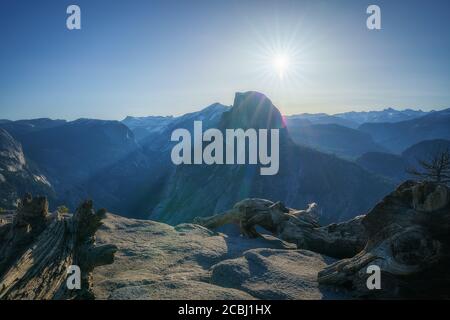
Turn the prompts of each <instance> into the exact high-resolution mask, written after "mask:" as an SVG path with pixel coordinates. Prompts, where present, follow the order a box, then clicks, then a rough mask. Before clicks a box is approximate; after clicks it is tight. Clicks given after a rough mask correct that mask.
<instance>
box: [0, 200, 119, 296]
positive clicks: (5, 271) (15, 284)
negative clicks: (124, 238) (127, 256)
mask: <svg viewBox="0 0 450 320" xmlns="http://www.w3.org/2000/svg"><path fill="white" fill-rule="evenodd" d="M104 214H105V211H104V210H99V211H97V212H95V211H94V210H93V206H92V202H90V201H87V202H85V203H83V204H82V205H81V206H80V207H79V208H78V210H77V211H76V213H75V214H74V215H73V216H72V215H70V216H69V215H66V216H62V215H60V214H59V213H55V214H52V215H50V214H49V212H48V202H47V199H46V198H44V197H36V198H32V197H31V195H27V196H25V197H24V198H23V199H22V200H21V202H20V203H19V207H18V210H17V213H16V214H15V215H14V217H13V220H12V221H10V222H8V221H7V220H6V219H5V221H6V223H3V224H0V299H91V298H94V296H93V294H92V290H91V286H92V279H91V277H92V275H91V272H92V270H93V269H94V268H95V267H97V266H99V265H102V264H107V263H112V262H113V257H114V252H115V250H116V247H115V246H114V245H110V244H108V245H103V246H95V236H94V234H95V232H96V231H97V229H98V227H99V226H100V225H101V222H100V220H101V219H102V218H103V217H104ZM71 265H77V266H78V267H79V268H80V270H81V289H80V290H68V288H67V285H66V280H67V272H68V270H69V266H71Z"/></svg>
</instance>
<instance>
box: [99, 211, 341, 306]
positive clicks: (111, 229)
mask: <svg viewBox="0 0 450 320" xmlns="http://www.w3.org/2000/svg"><path fill="white" fill-rule="evenodd" d="M97 241H98V242H99V243H114V244H116V245H117V247H118V252H117V253H116V256H115V262H114V263H113V264H111V265H107V266H102V267H99V268H96V269H95V270H94V273H93V275H94V293H95V295H96V298H99V299H255V298H263V299H269V298H272V299H280V298H283V299H311V298H313V299H322V298H330V297H336V295H334V294H333V292H332V291H330V290H326V291H324V290H323V289H321V288H319V286H318V283H317V273H318V272H319V271H320V270H322V269H323V268H324V267H326V266H327V264H328V263H330V259H327V258H325V257H323V256H321V255H319V254H315V253H312V252H309V251H298V250H295V245H292V244H289V243H286V242H284V241H281V240H279V239H277V238H275V237H272V236H270V235H263V236H261V237H258V238H256V239H248V238H244V237H241V236H239V235H236V236H233V235H231V234H230V235H226V234H223V233H218V232H213V231H211V230H208V229H206V228H204V227H201V226H199V225H194V224H181V225H178V226H175V227H172V226H169V225H166V224H162V223H158V222H154V221H145V220H133V219H127V218H123V217H119V216H116V215H112V214H107V217H106V219H105V220H104V225H103V226H102V227H101V228H100V229H99V231H98V232H97ZM241 265H242V267H240V266H241ZM232 279H233V280H236V279H241V280H242V281H239V282H236V281H233V280H232ZM339 297H342V294H341V295H340V296H339Z"/></svg>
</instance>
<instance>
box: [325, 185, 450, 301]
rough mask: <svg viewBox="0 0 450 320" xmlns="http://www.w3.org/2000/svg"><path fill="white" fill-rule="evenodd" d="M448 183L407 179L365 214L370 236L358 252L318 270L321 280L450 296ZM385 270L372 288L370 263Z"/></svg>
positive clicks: (396, 294)
mask: <svg viewBox="0 0 450 320" xmlns="http://www.w3.org/2000/svg"><path fill="white" fill-rule="evenodd" d="M449 195H450V193H449V189H448V187H446V186H444V185H439V184H434V183H430V182H424V183H415V182H412V181H407V182H405V183H403V184H402V185H400V186H399V187H398V189H397V190H396V191H394V192H393V193H392V194H390V195H389V196H387V197H386V198H384V199H383V201H381V202H380V203H378V205H377V206H375V208H373V209H372V210H371V211H370V212H369V213H368V214H367V215H366V216H365V217H364V218H363V219H362V224H363V225H364V227H365V228H366V230H367V236H368V242H367V245H366V247H365V248H364V250H363V251H361V252H360V253H358V254H357V255H356V256H354V257H352V258H349V259H344V260H341V261H338V262H336V263H335V264H333V265H331V266H329V267H327V268H326V269H325V270H323V271H321V272H320V273H319V282H320V283H321V284H325V285H335V286H341V287H346V288H349V289H350V290H352V291H353V292H354V294H355V295H356V296H359V297H371V298H427V299H430V298H449V297H450V290H449V288H450V276H449V274H448V270H449V268H450V232H449V231H450V197H449ZM370 265H374V266H378V267H379V268H380V270H381V289H380V290H368V287H367V284H366V283H367V279H368V276H369V274H367V267H368V266H370Z"/></svg>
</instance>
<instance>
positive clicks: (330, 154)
mask: <svg viewBox="0 0 450 320" xmlns="http://www.w3.org/2000/svg"><path fill="white" fill-rule="evenodd" d="M412 118H413V119H412ZM199 120H201V121H203V128H204V130H206V129H207V128H219V129H220V130H224V129H226V128H244V129H247V128H256V129H257V128H266V129H268V128H278V129H279V130H280V170H279V173H278V174H277V175H275V176H268V177H265V176H260V175H259V167H258V165H210V166H207V165H195V166H194V165H180V166H175V165H173V164H172V162H171V160H170V152H171V149H172V147H173V146H174V144H175V143H174V142H172V141H170V136H171V133H172V132H173V130H175V129H178V128H185V129H187V130H189V131H192V130H193V122H194V121H199ZM365 120H369V121H374V122H375V123H363V124H361V122H362V121H365ZM397 120H398V122H394V121H397ZM380 121H387V122H380ZM418 124H419V127H417V126H418ZM0 128H1V129H3V130H2V135H1V139H2V141H4V142H3V144H2V146H3V145H4V146H7V147H5V149H7V150H9V151H6V152H2V154H1V155H2V156H4V155H6V156H4V157H3V158H2V162H1V165H2V167H1V170H2V171H1V174H2V177H3V178H2V184H3V185H4V186H6V185H8V186H9V187H8V189H6V188H2V191H3V190H9V191H8V192H4V193H2V195H1V196H2V204H1V206H3V207H5V208H10V207H12V206H14V201H15V199H17V197H18V196H19V195H20V194H22V193H24V192H26V191H33V193H35V194H43V195H47V196H48V197H51V198H52V199H54V201H52V204H54V205H55V206H56V205H63V204H64V205H67V206H69V207H70V208H74V207H75V206H76V205H77V204H78V203H80V201H81V200H83V199H86V198H92V199H93V200H94V201H95V202H96V204H97V205H98V206H100V207H106V208H108V209H109V210H110V211H111V212H117V213H120V214H121V215H124V216H127V217H131V218H145V219H148V218H150V219H155V220H159V221H162V222H168V223H172V224H176V223H180V222H188V221H191V220H192V218H193V217H196V216H202V215H210V214H212V213H219V212H221V211H223V210H226V209H227V208H229V207H230V206H231V205H232V204H234V203H236V202H237V201H240V200H242V199H243V198H248V197H259V198H266V199H272V200H281V201H283V202H284V203H286V204H287V205H289V206H292V207H304V206H306V205H307V204H308V203H311V202H317V203H319V206H320V209H321V210H320V212H321V220H322V222H324V223H328V222H337V221H343V220H345V219H348V218H352V217H354V216H356V215H358V214H362V213H365V212H367V210H369V209H370V208H371V207H372V206H373V205H374V204H375V203H376V202H377V201H378V200H379V199H381V198H382V197H383V196H384V195H386V194H387V193H388V192H390V191H392V190H393V188H394V187H395V184H396V183H398V182H400V181H401V180H402V179H404V178H405V176H404V175H403V171H404V159H403V155H401V152H403V151H405V149H407V148H408V147H411V146H412V145H414V144H416V143H419V142H421V141H422V140H426V139H422V138H425V137H431V138H432V139H443V140H446V139H449V138H450V137H449V135H448V110H443V111H435V112H430V113H426V112H423V111H417V112H413V111H412V110H404V111H395V110H393V109H386V110H383V111H374V112H361V113H357V112H351V113H345V114H337V115H332V116H330V115H326V114H317V115H313V114H302V115H296V116H287V117H283V116H282V115H281V114H280V112H279V110H278V109H277V108H276V107H275V106H274V105H273V103H272V102H271V101H270V99H269V98H267V97H266V96H264V95H263V94H261V93H257V92H244V93H237V94H236V96H235V100H234V103H233V105H232V106H225V105H222V104H220V103H214V104H212V105H210V106H208V107H206V108H203V109H202V110H200V111H197V112H192V113H188V114H185V115H182V116H177V117H175V116H169V117H160V116H148V117H139V118H137V117H131V116H129V117H126V118H125V119H124V120H123V121H121V122H119V121H108V120H95V119H78V120H75V121H65V120H51V119H34V120H19V121H9V120H2V121H0ZM386 128H389V129H388V130H386ZM416 131H419V132H427V134H423V136H420V134H416ZM430 132H432V134H431V133H430ZM391 137H392V138H391ZM403 146H406V147H405V148H403ZM394 147H395V148H394ZM427 150H428V149H426V148H424V149H422V148H418V151H417V152H416V153H417V154H415V156H416V155H417V156H418V155H421V154H425V153H427V152H428V151H427ZM8 154H9V156H8ZM11 155H19V156H11ZM380 159H381V160H380ZM386 159H387V160H386ZM11 161H13V162H15V163H16V164H15V165H16V167H18V168H19V167H20V168H21V170H22V171H21V172H23V174H21V179H22V180H20V181H19V180H15V178H12V177H11V175H9V173H8V174H6V173H5V172H7V170H6V169H5V168H7V167H8V164H7V163H10V162H11ZM24 161H25V164H23V163H24ZM380 161H381V162H380ZM383 163H386V166H385V168H378V167H377V165H378V166H380V165H381V164H383ZM388 163H389V165H387V164H388ZM381 167H382V166H381ZM389 170H390V172H389ZM400 171H401V172H400ZM23 186H25V187H23Z"/></svg>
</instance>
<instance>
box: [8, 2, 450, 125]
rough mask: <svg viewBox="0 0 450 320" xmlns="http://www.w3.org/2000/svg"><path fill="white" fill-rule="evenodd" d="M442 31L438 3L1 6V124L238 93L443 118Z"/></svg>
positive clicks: (446, 49) (445, 66)
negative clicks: (376, 9) (280, 63)
mask: <svg viewBox="0 0 450 320" xmlns="http://www.w3.org/2000/svg"><path fill="white" fill-rule="evenodd" d="M70 4H77V5H79V6H80V7H81V23H82V29H81V30H74V31H69V30H67V28H66V18H67V14H66V8H67V6H68V5H70ZM370 4H377V5H379V6H380V8H381V21H382V30H377V31H374V30H372V31H371V30H368V29H367V27H366V19H367V17H368V15H367V14H366V8H367V7H368V5H370ZM449 24H450V1H448V0H427V1H425V0H423V1H414V0H404V1H402V0H395V1H392V0H389V1H379V0H370V1H366V0H348V1H343V0H339V1H338V0H334V1H332V0H329V1H321V0H305V1H302V0H295V1H266V0H226V1H221V0H207V1H206V0H205V1H202V0H178V1H174V0H164V1H148V0H145V1H139V0H129V1H125V0H121V1H115V0H71V1H65V0H53V1H45V0H39V1H35V0H29V1H25V0H1V2H0V118H8V119H22V118H36V117H51V118H65V119H75V118H79V117H91V118H101V119H122V118H124V117H125V116H126V115H133V116H146V115H169V114H174V115H179V114H183V113H186V112H191V111H195V110H199V109H200V108H202V107H205V106H207V105H209V104H211V103H214V102H221V103H224V104H227V105H229V104H231V103H232V101H233V98H234V92H236V91H247V90H256V91H260V92H263V93H265V94H266V95H268V96H269V97H270V98H271V99H272V101H273V102H274V103H275V105H276V106H277V107H278V108H279V109H280V110H281V111H282V113H284V114H295V113H302V112H327V113H337V112H343V111H350V110H357V111H358V110H369V109H381V108H384V107H396V108H406V107H411V108H422V109H424V110H428V109H441V108H444V107H450V90H449V89H450V25H449ZM280 55H281V56H283V57H285V58H286V59H287V60H289V63H286V66H285V69H284V72H283V75H281V74H279V73H278V70H276V67H275V66H276V65H277V62H276V61H275V60H276V59H277V57H279V56H280Z"/></svg>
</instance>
